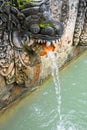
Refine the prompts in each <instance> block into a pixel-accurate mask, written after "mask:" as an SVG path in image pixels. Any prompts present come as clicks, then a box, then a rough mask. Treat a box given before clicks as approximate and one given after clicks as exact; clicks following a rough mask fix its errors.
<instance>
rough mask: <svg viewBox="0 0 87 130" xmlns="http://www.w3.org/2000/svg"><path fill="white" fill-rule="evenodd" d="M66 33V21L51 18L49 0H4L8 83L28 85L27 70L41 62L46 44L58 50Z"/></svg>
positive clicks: (1, 48) (3, 63)
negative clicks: (26, 83) (59, 42)
mask: <svg viewBox="0 0 87 130" xmlns="http://www.w3.org/2000/svg"><path fill="white" fill-rule="evenodd" d="M62 33H63V26H62V24H61V23H56V22H55V21H53V20H52V19H51V18H50V1H49V0H25V1H23V0H0V75H2V76H4V78H5V81H6V84H12V83H17V84H24V83H25V81H26V80H27V78H28V74H27V72H25V71H24V70H25V69H26V68H27V69H28V68H29V67H31V66H33V65H35V64H38V63H40V54H42V55H44V54H43V53H41V48H43V47H42V46H43V44H45V45H46V46H47V47H48V46H52V50H54V46H55V43H56V42H55V41H56V40H58V39H59V38H60V37H61V35H62ZM45 48H46V47H45ZM50 48H51V47H50Z"/></svg>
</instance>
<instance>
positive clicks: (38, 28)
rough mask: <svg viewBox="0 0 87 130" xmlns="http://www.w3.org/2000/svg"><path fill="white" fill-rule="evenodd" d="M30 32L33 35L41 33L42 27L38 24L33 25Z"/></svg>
mask: <svg viewBox="0 0 87 130" xmlns="http://www.w3.org/2000/svg"><path fill="white" fill-rule="evenodd" d="M30 31H31V32H32V33H34V34H37V33H39V32H40V27H39V25H38V24H32V25H31V26H30Z"/></svg>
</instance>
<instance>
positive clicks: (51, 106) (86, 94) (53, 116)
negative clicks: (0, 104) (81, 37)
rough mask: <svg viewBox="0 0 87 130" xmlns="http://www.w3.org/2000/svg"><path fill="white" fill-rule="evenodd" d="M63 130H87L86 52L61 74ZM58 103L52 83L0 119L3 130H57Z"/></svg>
mask: <svg viewBox="0 0 87 130" xmlns="http://www.w3.org/2000/svg"><path fill="white" fill-rule="evenodd" d="M59 75H60V76H59V77H60V84H61V97H62V104H61V116H62V121H61V126H62V127H61V130H87V52H85V53H84V54H83V55H82V56H80V57H79V58H78V59H77V60H75V61H73V62H72V64H70V65H68V66H67V67H66V68H65V69H64V70H62V71H61V72H60V73H59ZM58 120H59V117H58V112H57V101H56V93H55V85H54V83H53V80H52V79H49V80H48V81H46V82H45V83H44V84H43V85H42V86H39V87H38V89H37V90H36V91H35V92H33V93H32V94H31V95H29V96H27V97H25V98H24V99H23V100H21V101H20V103H18V104H16V105H14V106H12V107H11V108H10V109H9V110H6V111H5V112H4V113H3V114H2V115H0V130H57V126H58Z"/></svg>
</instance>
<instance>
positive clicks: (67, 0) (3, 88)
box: [0, 0, 87, 109]
mask: <svg viewBox="0 0 87 130" xmlns="http://www.w3.org/2000/svg"><path fill="white" fill-rule="evenodd" d="M78 3H79V0H51V17H52V19H54V20H56V21H58V22H62V23H63V25H64V34H63V36H62V38H61V39H60V41H56V48H55V51H54V53H55V56H56V58H57V63H58V66H59V67H61V66H63V65H64V63H66V62H68V61H69V60H71V59H72V58H73V57H74V56H76V55H77V53H78V52H79V51H78V48H79V47H75V46H73V34H74V30H75V24H76V19H77V13H78ZM86 25H87V23H86V24H85V25H84V28H85V26H86ZM82 33H84V32H82ZM24 71H25V72H27V73H28V74H29V75H28V80H27V81H26V82H25V87H24V86H23V87H22V86H21V85H20V86H17V84H15V85H13V84H12V85H9V86H7V85H6V84H5V79H4V78H3V77H2V76H0V109H1V108H3V107H5V106H6V105H8V104H9V103H10V102H12V101H14V100H15V99H16V98H18V97H19V96H20V95H22V93H24V92H25V91H27V90H28V91H29V90H31V89H32V87H33V88H35V87H36V86H37V84H38V83H40V82H41V81H43V80H44V79H45V78H46V77H48V76H49V75H50V74H51V63H50V60H49V59H48V57H47V55H45V56H41V63H39V64H37V65H35V66H33V67H29V68H28V69H27V70H24Z"/></svg>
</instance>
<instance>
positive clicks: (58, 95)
mask: <svg viewBox="0 0 87 130" xmlns="http://www.w3.org/2000/svg"><path fill="white" fill-rule="evenodd" d="M47 55H48V58H49V60H50V61H51V69H52V77H53V81H54V84H55V92H56V99H57V103H58V105H57V111H58V116H59V122H60V123H61V121H62V115H61V87H60V82H59V68H58V66H57V60H56V57H55V54H54V52H52V51H49V52H48V54H47ZM60 127H61V124H59V125H58V126H57V130H60Z"/></svg>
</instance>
